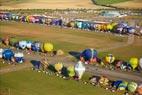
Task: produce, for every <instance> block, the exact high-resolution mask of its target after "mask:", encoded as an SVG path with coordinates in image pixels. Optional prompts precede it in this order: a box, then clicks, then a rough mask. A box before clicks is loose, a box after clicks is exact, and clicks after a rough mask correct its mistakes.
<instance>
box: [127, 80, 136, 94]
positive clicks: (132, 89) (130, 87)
mask: <svg viewBox="0 0 142 95" xmlns="http://www.w3.org/2000/svg"><path fill="white" fill-rule="evenodd" d="M137 86H138V85H137V83H135V82H129V83H128V86H127V88H128V91H130V92H135V91H136V89H137Z"/></svg>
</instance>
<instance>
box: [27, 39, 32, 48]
mask: <svg viewBox="0 0 142 95" xmlns="http://www.w3.org/2000/svg"><path fill="white" fill-rule="evenodd" d="M26 47H27V48H28V49H31V48H32V41H27V46H26Z"/></svg>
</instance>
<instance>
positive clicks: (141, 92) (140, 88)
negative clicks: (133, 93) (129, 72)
mask: <svg viewBox="0 0 142 95" xmlns="http://www.w3.org/2000/svg"><path fill="white" fill-rule="evenodd" d="M137 92H138V94H139V95H142V83H141V84H139V86H138V88H137Z"/></svg>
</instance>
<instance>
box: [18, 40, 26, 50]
mask: <svg viewBox="0 0 142 95" xmlns="http://www.w3.org/2000/svg"><path fill="white" fill-rule="evenodd" d="M26 46H27V41H19V47H20V48H21V49H25V48H26Z"/></svg>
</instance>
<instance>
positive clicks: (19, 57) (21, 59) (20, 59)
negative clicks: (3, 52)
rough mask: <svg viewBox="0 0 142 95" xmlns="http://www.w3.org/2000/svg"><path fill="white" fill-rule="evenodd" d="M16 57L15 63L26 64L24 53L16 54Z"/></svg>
mask: <svg viewBox="0 0 142 95" xmlns="http://www.w3.org/2000/svg"><path fill="white" fill-rule="evenodd" d="M14 57H15V61H16V62H17V63H23V62H24V54H23V53H21V52H18V53H15V54H14Z"/></svg>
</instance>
